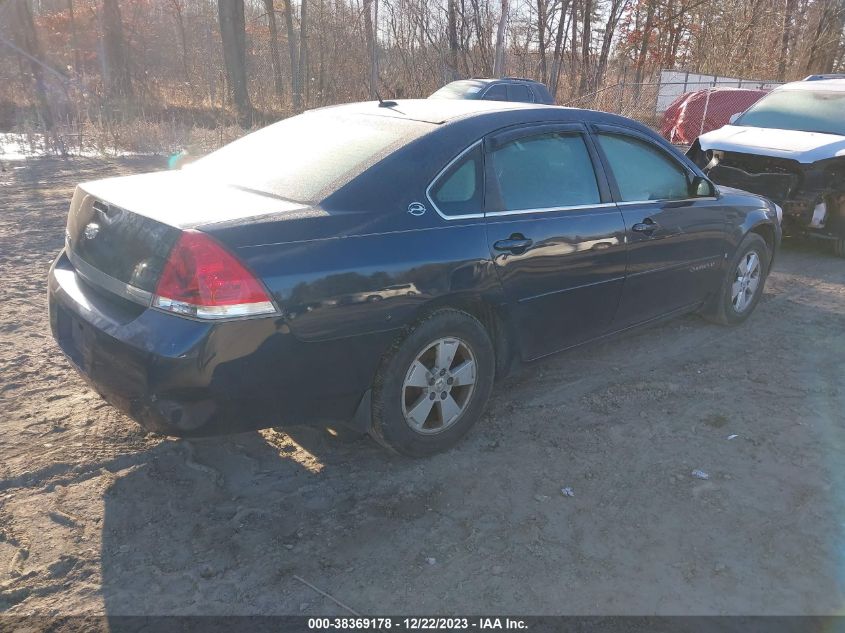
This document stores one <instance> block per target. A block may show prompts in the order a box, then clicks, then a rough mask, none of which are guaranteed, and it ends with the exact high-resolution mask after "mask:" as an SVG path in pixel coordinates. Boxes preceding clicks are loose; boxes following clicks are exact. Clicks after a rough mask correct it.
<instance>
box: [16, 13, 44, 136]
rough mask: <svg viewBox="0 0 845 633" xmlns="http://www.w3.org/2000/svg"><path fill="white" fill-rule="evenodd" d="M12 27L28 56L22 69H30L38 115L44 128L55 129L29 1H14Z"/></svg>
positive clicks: (20, 46)
mask: <svg viewBox="0 0 845 633" xmlns="http://www.w3.org/2000/svg"><path fill="white" fill-rule="evenodd" d="M12 25H13V28H12V37H13V38H14V41H15V44H16V45H17V46H18V48H19V50H21V51H22V52H23V53H24V54H25V55H26V62H27V63H26V64H22V65H21V68H23V67H24V66H28V67H29V74H30V79H31V81H32V84H33V90H34V92H35V96H36V100H37V102H38V115H39V116H40V118H41V121H42V123H43V124H44V127H45V128H46V129H47V130H51V129H52V128H53V113H52V110H51V109H50V102H49V100H48V98H47V89H46V86H45V84H44V68H43V66H42V64H43V63H44V62H43V59H44V54H43V53H42V51H41V43H40V42H39V41H38V35H37V34H36V32H35V24H34V23H33V21H32V11H31V9H30V6H29V2H28V0H12Z"/></svg>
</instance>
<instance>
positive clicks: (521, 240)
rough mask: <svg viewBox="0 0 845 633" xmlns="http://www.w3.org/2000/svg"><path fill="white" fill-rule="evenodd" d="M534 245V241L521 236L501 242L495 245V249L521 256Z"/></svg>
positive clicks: (511, 237) (514, 236)
mask: <svg viewBox="0 0 845 633" xmlns="http://www.w3.org/2000/svg"><path fill="white" fill-rule="evenodd" d="M533 243H534V240H529V239H527V238H525V237H522V236H521V235H519V236H517V235H511V236H510V237H509V238H508V239H506V240H499V241H498V242H496V243H495V244H493V248H495V249H496V250H497V251H508V252H511V253H513V254H514V255H521V254H522V253H524V252H525V251H526V250H528V248H530V246H531V245H532V244H533Z"/></svg>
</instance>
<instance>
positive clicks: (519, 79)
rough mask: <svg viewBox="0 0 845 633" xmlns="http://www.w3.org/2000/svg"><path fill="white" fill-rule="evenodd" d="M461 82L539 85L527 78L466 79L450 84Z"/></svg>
mask: <svg viewBox="0 0 845 633" xmlns="http://www.w3.org/2000/svg"><path fill="white" fill-rule="evenodd" d="M461 81H478V82H481V83H485V84H493V83H496V82H497V81H501V82H512V81H519V82H522V83H526V84H538V83H540V82H539V81H536V80H534V79H527V78H525V77H467V78H466V79H456V80H455V81H450V82H449V83H458V82H461Z"/></svg>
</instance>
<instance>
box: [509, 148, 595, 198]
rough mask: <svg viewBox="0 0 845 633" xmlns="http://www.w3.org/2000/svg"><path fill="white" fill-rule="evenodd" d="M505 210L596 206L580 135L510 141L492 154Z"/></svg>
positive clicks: (590, 170)
mask: <svg viewBox="0 0 845 633" xmlns="http://www.w3.org/2000/svg"><path fill="white" fill-rule="evenodd" d="M492 161H493V169H494V171H495V174H496V179H497V181H498V184H499V192H500V194H501V197H502V202H503V205H504V210H505V211H522V210H528V209H552V208H560V207H570V206H581V205H589V204H599V203H600V202H601V195H600V194H599V188H598V184H597V182H596V174H595V171H594V170H593V163H592V161H591V160H590V154H589V152H588V150H587V146H586V144H585V143H584V139H583V137H582V136H581V135H580V134H577V133H574V134H569V133H551V134H540V135H537V136H530V137H525V138H520V139H517V140H515V141H511V142H509V143H507V144H505V145H503V146H502V147H500V148H499V149H497V150H495V151H494V152H493V155H492Z"/></svg>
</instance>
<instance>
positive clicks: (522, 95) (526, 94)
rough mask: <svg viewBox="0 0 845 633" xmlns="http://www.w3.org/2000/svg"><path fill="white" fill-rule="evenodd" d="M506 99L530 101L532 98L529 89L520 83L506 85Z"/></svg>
mask: <svg viewBox="0 0 845 633" xmlns="http://www.w3.org/2000/svg"><path fill="white" fill-rule="evenodd" d="M508 101H519V102H522V103H531V102H533V101H534V99H532V98H531V91H530V90H529V89H528V86H523V85H522V84H510V85H509V86H508Z"/></svg>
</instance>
